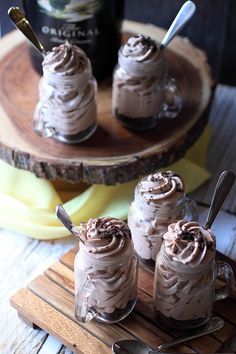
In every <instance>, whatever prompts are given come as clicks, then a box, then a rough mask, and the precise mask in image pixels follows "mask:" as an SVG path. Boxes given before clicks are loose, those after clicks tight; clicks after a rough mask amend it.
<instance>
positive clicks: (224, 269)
mask: <svg viewBox="0 0 236 354" xmlns="http://www.w3.org/2000/svg"><path fill="white" fill-rule="evenodd" d="M216 265H217V277H223V278H224V280H225V285H224V286H223V287H221V288H219V289H216V294H215V301H217V300H222V299H225V298H226V297H228V296H229V295H230V294H233V292H234V291H235V279H234V272H233V269H232V267H231V266H230V265H229V264H228V263H225V262H222V261H217V262H216Z"/></svg>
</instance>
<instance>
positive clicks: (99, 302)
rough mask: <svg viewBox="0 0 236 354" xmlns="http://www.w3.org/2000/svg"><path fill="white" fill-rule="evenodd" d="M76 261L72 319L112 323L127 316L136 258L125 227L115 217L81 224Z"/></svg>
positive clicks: (131, 303) (134, 284) (133, 300)
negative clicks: (73, 317)
mask: <svg viewBox="0 0 236 354" xmlns="http://www.w3.org/2000/svg"><path fill="white" fill-rule="evenodd" d="M79 237H80V239H81V240H82V242H81V243H80V250H79V252H78V254H77V256H76V258H75V264H74V271H75V296H76V300H75V316H76V318H77V319H78V320H79V321H82V322H85V321H88V320H91V319H92V318H94V320H96V321H98V322H104V323H113V322H118V321H120V320H121V319H123V318H124V317H126V316H127V315H128V314H129V313H130V312H131V311H132V309H133V308H134V306H135V303H136V297H137V258H136V257H135V256H134V254H133V253H134V249H133V242H132V239H131V233H130V230H129V227H128V225H127V224H126V223H125V222H123V221H121V220H119V219H116V218H112V217H103V218H96V219H90V220H89V221H88V222H87V223H83V224H81V229H80V231H79Z"/></svg>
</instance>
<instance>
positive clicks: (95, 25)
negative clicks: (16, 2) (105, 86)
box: [22, 0, 124, 79]
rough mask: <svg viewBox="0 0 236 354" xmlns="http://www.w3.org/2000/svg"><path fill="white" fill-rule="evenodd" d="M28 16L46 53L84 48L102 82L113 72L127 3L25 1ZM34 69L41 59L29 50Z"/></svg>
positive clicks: (116, 0)
mask: <svg viewBox="0 0 236 354" xmlns="http://www.w3.org/2000/svg"><path fill="white" fill-rule="evenodd" d="M22 2H23V7H24V10H25V13H26V16H27V18H28V20H29V22H30V23H31V25H32V27H33V29H34V30H35V32H36V34H37V36H38V37H39V40H40V41H41V42H42V44H43V45H44V47H45V49H46V50H47V51H48V50H51V49H52V47H54V46H57V45H59V44H62V43H64V42H65V41H66V40H68V41H69V42H70V43H73V44H76V45H78V46H79V47H81V48H82V49H83V50H84V51H85V52H86V54H87V55H88V57H89V58H90V60H91V62H92V67H93V74H94V76H95V77H96V78H97V79H101V78H103V77H104V76H106V75H107V74H110V73H111V72H112V69H113V67H114V65H115V63H116V62H117V52H118V48H119V46H120V25H121V20H122V18H123V7H124V0H22ZM30 53H31V59H32V63H33V66H34V67H35V68H36V70H37V71H38V72H40V73H41V72H42V67H41V62H42V58H41V57H40V55H38V53H37V51H35V50H34V49H32V48H30Z"/></svg>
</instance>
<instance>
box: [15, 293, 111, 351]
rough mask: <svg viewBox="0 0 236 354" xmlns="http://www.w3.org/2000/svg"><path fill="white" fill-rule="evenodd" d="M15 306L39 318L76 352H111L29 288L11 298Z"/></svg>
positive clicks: (32, 317)
mask: <svg viewBox="0 0 236 354" xmlns="http://www.w3.org/2000/svg"><path fill="white" fill-rule="evenodd" d="M11 302H12V304H14V307H15V308H16V309H17V310H18V311H19V312H20V313H22V314H23V315H25V316H26V317H28V318H29V319H30V320H31V321H34V319H35V318H37V321H38V325H39V326H40V327H41V328H42V329H45V330H48V329H49V324H50V334H52V335H53V336H55V337H56V338H58V339H59V340H61V341H63V342H64V343H65V344H66V345H67V346H68V347H69V348H70V349H71V350H73V351H74V352H75V353H81V354H94V352H97V353H104V354H106V353H107V354H110V348H109V347H107V346H106V345H105V344H104V343H102V342H101V341H99V340H98V339H97V338H95V337H94V336H93V335H91V334H90V333H89V332H88V331H86V330H84V329H83V328H81V327H80V326H78V325H77V324H76V323H75V322H74V321H72V320H70V319H69V318H68V317H66V316H64V315H63V314H62V313H61V312H59V311H57V310H55V309H54V308H53V307H52V306H50V305H48V304H47V303H46V302H45V301H43V300H41V299H40V298H39V297H38V296H36V295H35V294H33V293H32V292H31V291H29V290H27V289H22V290H21V291H20V294H19V293H18V294H17V295H16V296H15V297H13V298H12V300H11Z"/></svg>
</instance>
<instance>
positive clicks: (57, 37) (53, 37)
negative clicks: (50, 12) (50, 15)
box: [41, 23, 100, 45]
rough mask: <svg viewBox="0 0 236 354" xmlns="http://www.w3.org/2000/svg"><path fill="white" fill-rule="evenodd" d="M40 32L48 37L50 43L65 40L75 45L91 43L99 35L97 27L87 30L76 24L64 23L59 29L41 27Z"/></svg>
mask: <svg viewBox="0 0 236 354" xmlns="http://www.w3.org/2000/svg"><path fill="white" fill-rule="evenodd" d="M41 31H42V33H43V34H45V35H48V36H49V41H50V42H51V43H63V42H64V38H66V39H68V40H70V41H71V40H73V43H74V44H77V45H82V44H86V43H91V42H92V41H94V40H95V37H97V36H98V35H99V34H100V31H99V29H98V28H97V27H95V28H93V29H92V28H89V29H87V28H83V27H82V26H78V24H76V23H70V24H67V23H65V24H63V25H62V26H61V27H60V28H55V27H49V26H42V28H41Z"/></svg>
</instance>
